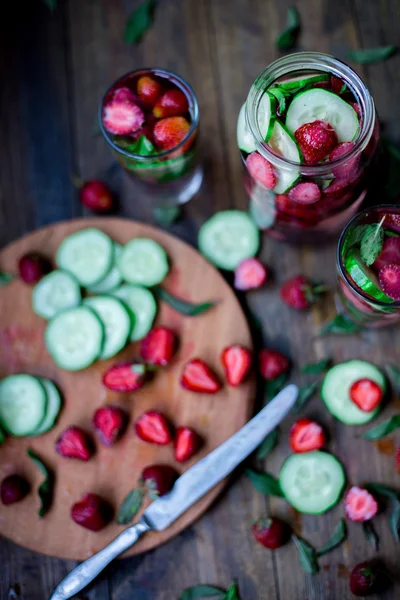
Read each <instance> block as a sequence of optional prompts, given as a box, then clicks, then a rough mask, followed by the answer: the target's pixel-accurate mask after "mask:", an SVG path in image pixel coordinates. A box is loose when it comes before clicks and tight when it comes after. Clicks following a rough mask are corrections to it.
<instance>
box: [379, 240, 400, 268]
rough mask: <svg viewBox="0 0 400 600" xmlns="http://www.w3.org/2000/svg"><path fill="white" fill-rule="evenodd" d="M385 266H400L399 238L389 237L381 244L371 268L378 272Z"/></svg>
mask: <svg viewBox="0 0 400 600" xmlns="http://www.w3.org/2000/svg"><path fill="white" fill-rule="evenodd" d="M386 265H400V237H389V238H387V239H386V240H385V241H384V242H383V246H382V250H381V251H380V253H379V254H378V258H377V259H376V260H375V262H374V264H373V267H374V269H376V270H377V271H380V270H381V269H383V267H386Z"/></svg>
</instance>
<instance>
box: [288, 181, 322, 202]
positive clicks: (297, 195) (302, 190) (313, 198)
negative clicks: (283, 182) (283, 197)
mask: <svg viewBox="0 0 400 600" xmlns="http://www.w3.org/2000/svg"><path fill="white" fill-rule="evenodd" d="M289 198H290V199H291V200H293V202H297V203H298V204H314V203H315V202H318V200H320V199H321V192H320V189H319V187H318V186H317V184H316V183H311V182H305V183H298V184H297V185H295V186H294V188H292V189H291V190H290V192H289Z"/></svg>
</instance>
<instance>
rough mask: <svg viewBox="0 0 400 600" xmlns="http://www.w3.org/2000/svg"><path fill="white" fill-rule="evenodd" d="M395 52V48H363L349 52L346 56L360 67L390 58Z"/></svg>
mask: <svg viewBox="0 0 400 600" xmlns="http://www.w3.org/2000/svg"><path fill="white" fill-rule="evenodd" d="M396 51H397V47H396V46H393V45H392V46H378V47H376V48H365V49H362V50H349V51H348V52H347V56H348V58H349V59H350V60H352V61H353V62H356V63H358V64H360V65H371V64H373V63H377V62H382V61H384V60H387V59H388V58H390V57H391V56H392V55H393V54H394V53H395V52H396Z"/></svg>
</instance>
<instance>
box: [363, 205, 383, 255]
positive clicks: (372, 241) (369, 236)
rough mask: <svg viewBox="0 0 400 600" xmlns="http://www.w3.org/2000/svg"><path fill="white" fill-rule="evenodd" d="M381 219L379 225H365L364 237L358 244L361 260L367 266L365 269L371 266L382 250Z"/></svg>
mask: <svg viewBox="0 0 400 600" xmlns="http://www.w3.org/2000/svg"><path fill="white" fill-rule="evenodd" d="M383 219H384V217H383ZM383 219H382V220H381V222H380V223H374V224H373V225H367V227H366V229H365V231H364V235H363V236H362V239H361V244H360V251H361V260H362V261H363V262H364V263H365V264H366V265H367V267H369V266H371V265H372V264H373V263H374V262H375V260H376V259H377V257H378V254H379V253H380V251H381V250H382V246H383V238H384V234H383V229H382V223H383Z"/></svg>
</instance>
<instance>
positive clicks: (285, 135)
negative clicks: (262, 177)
mask: <svg viewBox="0 0 400 600" xmlns="http://www.w3.org/2000/svg"><path fill="white" fill-rule="evenodd" d="M268 145H269V146H270V148H271V150H273V151H274V152H275V154H278V156H282V157H283V158H287V159H288V160H291V161H293V162H296V163H301V159H302V156H301V152H300V148H299V145H298V144H297V142H296V140H295V139H294V137H293V136H292V135H291V134H290V133H289V131H288V130H287V129H286V127H285V126H284V125H282V123H281V122H280V121H278V120H276V121H275V123H274V127H273V130H272V135H271V137H270V139H269V141H268ZM275 169H276V170H277V172H278V182H277V183H276V185H275V187H274V189H273V191H274V192H275V194H284V193H285V192H287V191H288V190H289V189H290V188H291V187H293V186H294V184H295V183H296V182H297V181H298V180H299V178H300V164H299V166H298V167H295V166H292V165H291V166H290V167H289V166H288V168H287V169H281V168H277V167H275Z"/></svg>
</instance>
